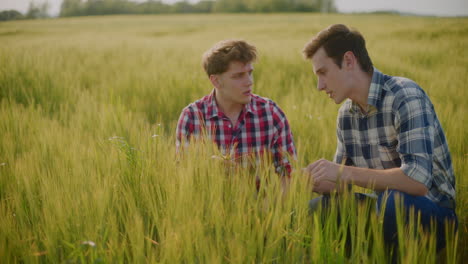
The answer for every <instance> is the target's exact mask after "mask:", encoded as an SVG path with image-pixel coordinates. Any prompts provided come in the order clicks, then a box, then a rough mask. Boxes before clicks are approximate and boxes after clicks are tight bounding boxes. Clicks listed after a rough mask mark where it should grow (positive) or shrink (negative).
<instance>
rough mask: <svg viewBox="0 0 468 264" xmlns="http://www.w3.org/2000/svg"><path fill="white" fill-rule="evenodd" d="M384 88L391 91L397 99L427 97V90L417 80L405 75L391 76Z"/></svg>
mask: <svg viewBox="0 0 468 264" xmlns="http://www.w3.org/2000/svg"><path fill="white" fill-rule="evenodd" d="M384 89H385V90H387V91H389V92H390V95H392V96H394V97H395V100H396V101H404V100H408V99H411V98H415V97H416V98H426V97H427V94H426V92H424V90H423V89H422V88H421V87H420V86H419V85H418V84H417V83H416V82H415V81H413V80H411V79H409V78H405V77H399V76H389V78H388V79H387V81H386V82H385V85H384Z"/></svg>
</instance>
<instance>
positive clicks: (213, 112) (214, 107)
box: [206, 89, 257, 119]
mask: <svg viewBox="0 0 468 264" xmlns="http://www.w3.org/2000/svg"><path fill="white" fill-rule="evenodd" d="M215 94H216V90H215V89H213V91H212V92H211V93H210V95H209V96H208V98H207V105H208V107H207V110H206V117H207V119H211V118H214V117H223V113H222V112H221V110H219V108H218V104H217V103H216V99H215ZM254 98H255V95H252V99H251V100H250V102H249V103H248V104H246V105H244V109H243V110H244V111H246V112H247V113H252V114H253V113H255V111H256V110H257V106H256V104H254Z"/></svg>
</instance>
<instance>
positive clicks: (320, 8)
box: [60, 0, 336, 16]
mask: <svg viewBox="0 0 468 264" xmlns="http://www.w3.org/2000/svg"><path fill="white" fill-rule="evenodd" d="M334 11H336V9H335V7H334V4H333V0H217V1H215V0H202V1H199V2H196V3H193V4H192V3H189V2H187V1H179V2H176V3H174V4H167V3H163V2H162V1H159V0H148V1H146V2H143V3H137V2H132V1H128V0H87V1H84V0H63V2H62V6H61V9H60V16H88V15H110V14H169V13H248V12H251V13H266V12H334Z"/></svg>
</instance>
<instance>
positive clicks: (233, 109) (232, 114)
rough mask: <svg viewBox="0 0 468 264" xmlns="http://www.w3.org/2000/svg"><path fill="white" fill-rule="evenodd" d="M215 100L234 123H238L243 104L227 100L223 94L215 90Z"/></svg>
mask: <svg viewBox="0 0 468 264" xmlns="http://www.w3.org/2000/svg"><path fill="white" fill-rule="evenodd" d="M215 100H216V104H217V105H218V108H219V110H220V111H221V112H223V114H224V115H226V116H227V117H228V118H229V119H230V120H231V123H232V124H233V125H235V124H236V122H237V119H238V118H239V115H240V113H241V111H242V109H243V108H244V105H243V104H238V103H234V102H232V101H230V100H225V99H224V98H223V97H222V96H220V95H219V94H218V93H216V92H215Z"/></svg>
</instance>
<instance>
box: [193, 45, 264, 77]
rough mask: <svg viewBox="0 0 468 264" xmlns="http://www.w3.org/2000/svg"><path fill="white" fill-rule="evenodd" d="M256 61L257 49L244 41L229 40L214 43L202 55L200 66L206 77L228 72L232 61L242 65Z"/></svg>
mask: <svg viewBox="0 0 468 264" xmlns="http://www.w3.org/2000/svg"><path fill="white" fill-rule="evenodd" d="M256 59H257V49H256V48H255V47H254V46H253V45H250V44H249V43H247V42H245V41H244V40H236V39H229V40H223V41H220V42H218V43H216V44H215V45H214V46H213V47H212V48H211V49H209V50H208V51H206V52H205V53H204V54H203V59H202V64H203V68H204V69H205V72H206V74H208V76H210V75H212V74H221V73H224V72H226V71H227V70H228V68H229V64H230V63H231V62H233V61H238V62H242V63H249V62H253V61H255V60H256Z"/></svg>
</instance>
